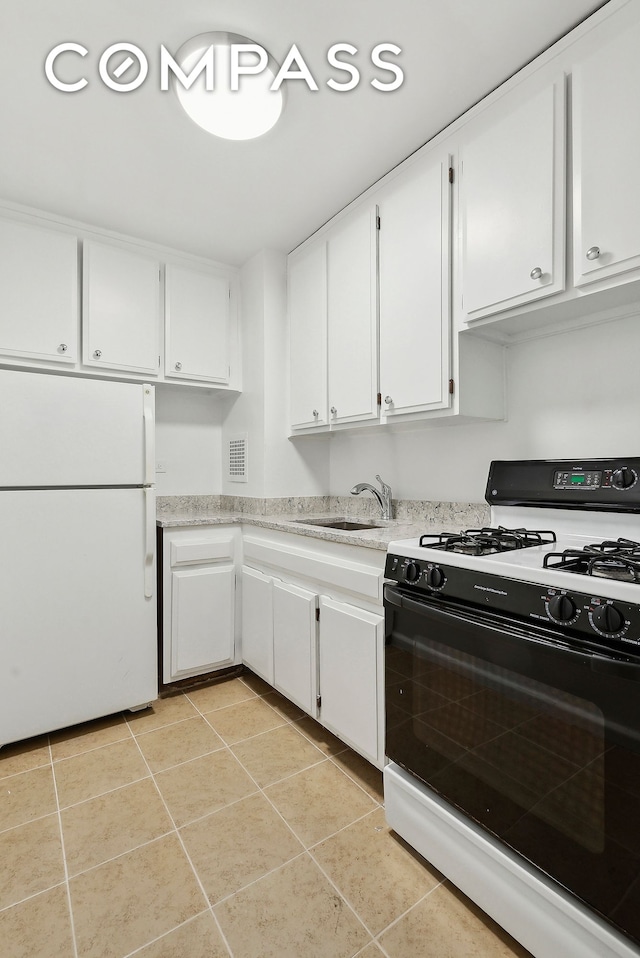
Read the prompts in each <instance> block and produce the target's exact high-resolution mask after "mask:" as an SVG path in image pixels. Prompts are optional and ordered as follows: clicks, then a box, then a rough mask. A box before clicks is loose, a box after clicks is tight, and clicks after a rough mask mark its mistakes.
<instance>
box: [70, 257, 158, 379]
mask: <svg viewBox="0 0 640 958" xmlns="http://www.w3.org/2000/svg"><path fill="white" fill-rule="evenodd" d="M82 305H83V310H82V328H83V350H82V352H83V356H82V361H83V363H85V364H86V365H87V366H93V367H98V368H100V369H117V370H121V371H124V372H128V373H141V374H143V375H145V376H154V377H155V376H157V375H158V372H159V364H160V363H159V361H160V349H159V328H160V263H159V262H158V260H157V259H155V258H152V257H149V256H144V255H142V254H139V253H136V252H132V251H130V250H128V249H125V248H122V247H118V246H111V245H109V244H107V243H99V242H96V241H94V240H86V241H85V242H84V244H83V304H82Z"/></svg>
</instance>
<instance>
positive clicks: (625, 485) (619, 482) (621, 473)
mask: <svg viewBox="0 0 640 958" xmlns="http://www.w3.org/2000/svg"><path fill="white" fill-rule="evenodd" d="M637 481H638V473H637V472H636V471H635V469H629V467H628V466H623V467H622V469H616V470H615V471H614V473H613V475H612V476H611V485H612V486H613V488H614V489H630V488H631V486H635V484H636V482H637Z"/></svg>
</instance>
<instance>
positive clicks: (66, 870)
mask: <svg viewBox="0 0 640 958" xmlns="http://www.w3.org/2000/svg"><path fill="white" fill-rule="evenodd" d="M48 739H49V757H50V759H51V777H52V779H53V790H54V793H55V797H56V811H57V813H58V829H59V831H60V846H61V851H62V867H63V869H64V880H65V889H66V892H67V907H68V909H69V922H70V924H71V940H72V942H73V954H74V956H75V958H78V940H77V936H76V922H75V918H74V914H73V902H72V900H71V883H70V881H69V867H68V865H67V851H66V847H65V842H64V830H63V828H62V811H61V809H60V797H59V795H58V782H57V779H56V770H55V767H54V763H53V747H52V745H51V736H48Z"/></svg>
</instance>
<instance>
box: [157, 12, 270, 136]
mask: <svg viewBox="0 0 640 958" xmlns="http://www.w3.org/2000/svg"><path fill="white" fill-rule="evenodd" d="M176 62H177V64H178V65H179V67H180V69H181V70H182V71H183V73H184V76H183V77H174V83H173V85H174V89H175V92H176V95H177V97H178V100H179V102H180V105H181V106H182V108H183V110H184V111H185V112H186V113H187V114H188V116H190V117H191V119H192V120H193V121H194V122H195V123H197V124H198V126H200V127H202V129H203V130H206V131H207V132H208V133H213V135H214V136H220V137H223V138H225V139H228V140H251V139H254V138H255V137H257V136H262V135H263V134H264V133H267V132H268V131H269V130H270V129H271V128H272V127H273V126H275V124H276V123H277V122H278V120H279V118H280V115H281V113H282V110H283V108H284V90H283V88H282V86H280V88H279V89H278V90H271V89H270V87H271V85H272V84H273V81H274V79H275V77H276V74H277V73H278V64H277V63H276V62H275V60H274V59H273V57H272V56H271V55H270V54H269V53H267V51H266V50H265V49H264V48H263V47H262V46H260V45H259V44H257V43H256V42H255V41H254V40H249V39H248V38H247V37H243V36H240V35H238V34H236V33H225V32H222V31H215V32H212V33H201V34H199V36H197V37H192V38H191V40H187V42H186V43H184V44H183V45H182V46H181V47H180V49H179V50H178V52H177V54H176ZM199 64H200V67H199V69H198V71H197V73H196V68H197V67H198V65H199ZM192 73H193V74H195V75H193V76H190V74H192ZM234 85H235V87H236V88H235V89H233V87H234Z"/></svg>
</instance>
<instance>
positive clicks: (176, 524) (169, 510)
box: [157, 496, 489, 551]
mask: <svg viewBox="0 0 640 958" xmlns="http://www.w3.org/2000/svg"><path fill="white" fill-rule="evenodd" d="M371 504H372V505H373V506H375V505H376V504H375V502H373V501H372V503H371ZM355 505H356V504H355V503H354V502H353V500H352V499H349V498H348V497H331V498H329V497H326V498H314V499H311V498H307V499H292V498H287V499H272V500H256V499H249V498H245V499H242V500H241V499H233V500H231V501H230V497H223V496H164V497H158V519H157V522H158V525H159V526H160V527H161V528H163V529H174V528H180V527H188V526H204V525H229V524H236V525H239V524H244V525H253V526H258V527H260V528H263V529H274V530H276V531H278V532H292V533H295V534H296V535H302V536H309V537H311V538H314V539H325V540H329V541H331V542H344V543H346V544H348V545H356V546H364V547H366V548H368V549H379V550H381V551H385V550H386V548H387V546H388V544H389V542H391V541H392V540H394V539H412V538H415V537H416V536H419V535H421V534H422V533H424V532H436V533H437V532H442V531H445V530H446V531H449V532H456V531H459V530H460V529H468V528H478V527H479V526H482V525H485V524H486V523H487V521H488V514H489V508H488V506H484V505H482V504H480V503H456V502H424V501H417V500H400V501H398V502H394V514H395V515H396V516H397V518H395V519H390V520H384V519H379V518H378V517H377V515H376V514H375V511H373V510H371V509H370V508H369V505H368V504H367V503H364V504H360V503H357V506H358V508H354V506H355ZM314 507H315V508H314ZM323 507H324V508H323ZM249 509H252V510H253V511H248V510H249ZM258 509H259V510H260V511H258ZM340 518H347V519H349V521H352V522H363V523H364V522H370V523H375V525H376V526H377V528H375V529H362V530H361V531H360V530H343V529H331V528H327V527H326V526H316V525H313V521H312V520H313V519H318V520H322V519H334V520H335V519H340ZM301 520H302V521H301Z"/></svg>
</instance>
